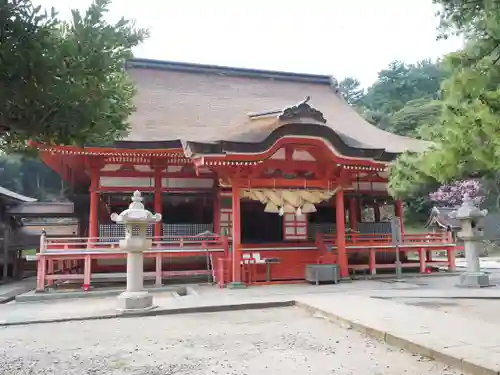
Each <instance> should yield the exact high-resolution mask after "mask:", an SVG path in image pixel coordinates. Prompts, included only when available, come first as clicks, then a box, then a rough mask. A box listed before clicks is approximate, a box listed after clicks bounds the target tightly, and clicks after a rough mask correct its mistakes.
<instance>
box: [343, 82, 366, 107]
mask: <svg viewBox="0 0 500 375" xmlns="http://www.w3.org/2000/svg"><path fill="white" fill-rule="evenodd" d="M338 88H339V91H340V92H341V93H342V95H343V97H344V99H345V100H346V101H347V103H349V104H351V105H356V104H358V103H359V101H360V100H361V99H362V98H363V96H364V93H365V92H364V90H363V88H362V87H361V83H360V82H359V81H358V80H357V79H356V78H353V77H346V78H344V79H343V80H342V81H340V82H339V85H338Z"/></svg>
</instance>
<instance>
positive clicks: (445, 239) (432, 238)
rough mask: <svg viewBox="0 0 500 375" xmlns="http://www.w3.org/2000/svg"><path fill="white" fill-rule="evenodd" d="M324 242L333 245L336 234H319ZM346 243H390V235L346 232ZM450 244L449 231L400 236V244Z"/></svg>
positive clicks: (351, 244) (358, 244) (359, 244)
mask: <svg viewBox="0 0 500 375" xmlns="http://www.w3.org/2000/svg"><path fill="white" fill-rule="evenodd" d="M319 236H320V237H321V239H322V241H323V242H324V243H330V244H332V245H333V246H335V245H336V243H337V235H336V234H319ZM345 238H346V245H347V246H348V247H349V246H354V245H357V246H363V245H367V246H371V245H392V235H391V234H390V233H389V234H386V233H346V234H345ZM430 243H433V244H434V243H435V244H451V243H453V240H452V238H451V233H449V232H430V233H404V234H403V235H402V238H401V244H402V245H407V244H408V245H409V244H430Z"/></svg>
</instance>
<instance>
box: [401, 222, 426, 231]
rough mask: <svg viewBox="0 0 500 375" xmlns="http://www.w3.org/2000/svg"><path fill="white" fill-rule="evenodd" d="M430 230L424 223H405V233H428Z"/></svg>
mask: <svg viewBox="0 0 500 375" xmlns="http://www.w3.org/2000/svg"><path fill="white" fill-rule="evenodd" d="M427 232H429V230H428V229H427V228H425V227H424V225H423V224H405V233H427Z"/></svg>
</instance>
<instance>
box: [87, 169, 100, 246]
mask: <svg viewBox="0 0 500 375" xmlns="http://www.w3.org/2000/svg"><path fill="white" fill-rule="evenodd" d="M98 188H99V170H98V169H97V168H92V169H91V170H90V189H89V192H90V209H89V237H91V238H96V237H99V192H98Z"/></svg>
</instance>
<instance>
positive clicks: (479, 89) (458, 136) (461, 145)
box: [391, 0, 500, 194]
mask: <svg viewBox="0 0 500 375" xmlns="http://www.w3.org/2000/svg"><path fill="white" fill-rule="evenodd" d="M435 2H436V3H439V4H441V5H442V6H443V11H442V12H441V27H442V31H443V36H447V35H449V34H451V33H459V34H462V35H463V36H464V37H465V38H466V40H467V44H466V46H465V47H464V49H463V50H462V51H460V52H457V53H453V54H450V55H449V56H447V58H446V59H445V63H446V65H447V66H448V68H449V71H450V72H451V76H450V77H449V78H448V79H447V80H446V81H445V82H444V83H443V85H442V93H441V96H442V100H443V112H442V116H441V121H440V123H439V125H438V126H437V127H435V129H434V131H433V141H434V145H433V146H432V147H431V148H430V149H429V150H428V151H427V152H425V153H423V154H421V155H418V156H408V155H405V156H403V157H401V158H400V160H399V162H398V163H397V164H396V166H395V168H393V169H392V171H391V186H392V188H393V189H394V190H395V191H396V192H399V193H400V194H404V193H405V192H408V191H411V188H410V186H416V185H418V184H422V183H425V181H426V180H429V179H431V180H437V181H440V182H448V181H452V180H457V179H461V178H469V177H474V178H477V177H481V178H483V180H486V183H485V184H484V185H485V186H490V187H491V190H490V191H494V190H497V191H498V190H499V189H498V186H494V185H497V184H498V172H497V171H498V170H499V167H500V153H499V152H498V150H499V146H500V137H499V134H500V133H499V132H500V64H499V59H500V55H499V53H500V51H498V47H499V45H500V23H499V21H500V6H499V5H500V2H498V1H492V0H489V1H488V0H484V1H458V0H457V1H455V0H453V1H451V0H450V1H448V0H441V1H435ZM405 168H406V169H408V168H409V169H411V170H412V171H413V173H410V174H408V173H406V172H405V171H403V169H405ZM403 178H404V179H406V180H405V181H403ZM413 189H415V188H413Z"/></svg>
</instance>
